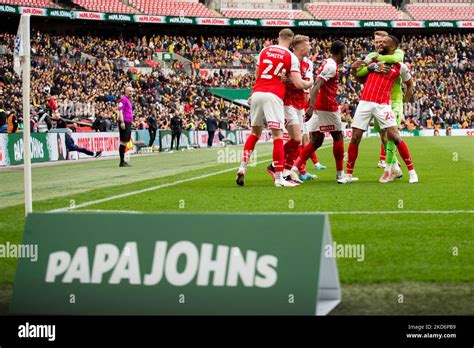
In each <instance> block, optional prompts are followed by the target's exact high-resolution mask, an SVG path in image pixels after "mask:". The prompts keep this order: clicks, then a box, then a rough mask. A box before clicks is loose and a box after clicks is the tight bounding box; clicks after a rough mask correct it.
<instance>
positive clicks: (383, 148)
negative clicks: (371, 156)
mask: <svg viewBox="0 0 474 348" xmlns="http://www.w3.org/2000/svg"><path fill="white" fill-rule="evenodd" d="M386 157H387V154H386V153H385V145H384V144H383V143H382V144H380V160H381V161H385V158H386Z"/></svg>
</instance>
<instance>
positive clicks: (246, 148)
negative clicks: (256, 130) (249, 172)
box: [242, 134, 258, 163]
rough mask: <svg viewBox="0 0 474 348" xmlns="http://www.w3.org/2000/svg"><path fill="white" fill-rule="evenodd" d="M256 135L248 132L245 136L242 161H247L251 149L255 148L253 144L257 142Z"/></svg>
mask: <svg viewBox="0 0 474 348" xmlns="http://www.w3.org/2000/svg"><path fill="white" fill-rule="evenodd" d="M257 141H258V137H257V136H256V135H255V134H250V135H249V137H248V138H247V141H246V142H245V145H244V153H243V154H242V162H245V163H247V162H248V161H249V159H250V156H251V155H252V152H253V150H254V149H255V144H257Z"/></svg>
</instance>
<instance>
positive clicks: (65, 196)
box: [0, 137, 474, 315]
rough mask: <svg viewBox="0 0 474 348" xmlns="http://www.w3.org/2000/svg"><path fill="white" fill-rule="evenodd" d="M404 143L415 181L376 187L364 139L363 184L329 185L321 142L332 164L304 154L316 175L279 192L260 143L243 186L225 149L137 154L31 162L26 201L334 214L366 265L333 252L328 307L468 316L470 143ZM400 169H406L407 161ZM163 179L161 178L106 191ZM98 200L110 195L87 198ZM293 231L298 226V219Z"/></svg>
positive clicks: (15, 224)
mask: <svg viewBox="0 0 474 348" xmlns="http://www.w3.org/2000/svg"><path fill="white" fill-rule="evenodd" d="M405 141H406V142H407V144H408V146H409V148H410V152H411V154H412V157H413V160H414V164H415V168H416V170H417V173H418V176H419V179H420V183H418V184H414V185H410V184H408V176H407V175H405V176H404V177H403V178H402V179H401V180H399V181H396V182H393V183H389V184H384V185H382V184H380V183H378V178H379V177H380V175H381V174H382V170H381V169H378V168H376V164H377V160H378V154H379V140H378V139H377V138H370V139H364V140H363V142H362V144H361V146H360V152H359V158H358V160H357V164H356V168H355V172H354V176H357V177H359V178H360V181H358V182H354V183H352V184H348V185H338V184H337V183H336V182H335V169H334V159H333V156H332V146H331V144H330V143H326V144H325V145H324V148H322V149H320V150H318V156H319V159H320V162H321V163H323V164H325V165H327V166H328V169H326V170H324V171H319V172H316V171H315V170H314V169H313V168H312V166H311V165H310V162H308V169H309V171H310V172H312V173H316V174H317V175H318V176H319V178H318V179H317V180H315V181H311V182H306V183H304V184H303V185H301V186H300V187H297V188H275V187H273V183H272V181H271V179H270V176H269V175H268V174H267V173H266V171H265V167H266V165H267V163H269V161H270V159H271V145H270V144H263V145H258V146H257V161H259V162H262V163H260V164H258V165H257V166H256V167H252V168H249V170H248V173H247V176H246V185H245V187H237V186H236V184H235V181H234V180H235V170H228V171H226V170H227V169H231V168H235V167H237V166H238V164H237V163H219V162H221V161H220V159H222V158H223V154H222V152H219V151H223V150H222V149H199V150H193V151H184V152H177V153H171V154H159V155H149V156H140V157H139V156H135V157H132V160H131V164H132V165H133V167H131V168H118V162H117V160H115V159H103V160H90V161H77V162H75V161H74V163H67V164H61V165H47V166H39V167H38V166H35V167H34V169H33V199H34V206H33V208H34V211H50V210H53V209H59V208H64V207H69V206H70V205H71V204H72V203H73V204H75V205H76V206H78V205H81V204H84V203H86V205H85V206H84V207H83V208H78V209H76V210H81V209H84V210H120V211H124V210H126V211H144V212H155V211H177V212H183V211H187V212H248V213H252V212H315V211H318V212H329V213H331V215H330V224H331V229H332V235H333V239H334V240H335V241H336V242H337V243H338V244H362V245H364V247H365V259H364V261H363V262H359V261H357V260H356V259H354V258H352V259H344V258H341V259H337V265H338V269H339V275H340V280H341V285H342V296H343V297H342V303H341V304H340V305H339V306H338V308H336V310H335V311H334V312H333V314H471V315H472V314H474V301H473V298H474V296H473V293H472V289H474V214H473V211H474V199H473V197H474V186H473V182H474V180H473V179H474V139H473V138H466V137H416V138H405ZM241 148H242V147H241V146H235V147H229V148H227V150H226V151H228V153H227V155H226V156H224V157H226V158H227V159H229V158H232V157H231V156H228V155H229V153H232V151H235V152H238V151H241ZM346 149H347V144H346ZM229 151H230V152H229ZM224 159H225V158H224ZM402 169H403V171H404V173H405V174H406V172H407V170H406V167H405V166H404V165H402ZM215 173H218V174H215ZM210 174H215V175H210ZM206 175H207V176H206ZM201 176H204V177H203V178H198V177H201ZM0 177H1V178H2V181H1V182H2V190H1V192H0V198H1V199H0V231H1V233H0V243H6V242H7V241H8V242H10V243H20V242H21V239H22V231H23V226H24V210H23V209H24V208H23V204H22V202H23V173H22V170H21V169H20V168H14V169H8V170H5V169H3V170H2V171H0ZM196 178H198V179H196ZM176 182H177V183H176ZM163 184H168V186H166V185H164V186H163V187H161V188H159V189H156V190H152V191H148V192H144V193H140V194H134V195H130V196H128V197H124V198H118V199H110V197H113V196H116V195H119V194H123V193H127V192H134V191H138V190H142V189H146V188H149V187H154V186H159V185H163ZM100 199H105V201H103V202H101V203H97V204H89V203H90V202H92V201H95V200H100ZM413 211H419V213H416V212H413ZM350 212H365V213H364V214H349V213H350ZM383 212H392V213H391V214H388V213H383ZM236 223H238V222H236ZM242 228H245V226H242ZM222 232H223V233H225V231H222ZM65 233H67V228H66V227H65ZM288 233H289V234H290V233H291V234H294V233H298V226H295V229H294V230H293V231H288ZM15 266H16V260H14V259H0V312H2V311H3V312H4V311H6V309H7V307H8V301H9V299H10V297H11V287H12V282H13V279H14V274H15ZM400 295H403V302H402V303H400V301H399V300H400Z"/></svg>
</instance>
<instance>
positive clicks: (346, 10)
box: [306, 3, 400, 20]
mask: <svg viewBox="0 0 474 348" xmlns="http://www.w3.org/2000/svg"><path fill="white" fill-rule="evenodd" d="M306 10H307V11H308V12H309V13H311V15H313V16H314V17H315V18H317V19H336V20H343V19H347V20H364V19H379V20H397V19H399V18H400V12H398V11H397V9H396V8H395V7H393V6H392V5H389V4H380V5H320V4H318V3H311V4H307V5H306Z"/></svg>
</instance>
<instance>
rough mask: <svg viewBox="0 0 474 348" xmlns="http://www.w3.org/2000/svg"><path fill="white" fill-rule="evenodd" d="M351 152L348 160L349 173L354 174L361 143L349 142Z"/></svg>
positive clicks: (349, 151)
mask: <svg viewBox="0 0 474 348" xmlns="http://www.w3.org/2000/svg"><path fill="white" fill-rule="evenodd" d="M347 152H348V153H349V158H348V160H347V165H346V168H347V174H352V172H353V171H354V167H355V162H356V160H357V155H358V154H359V144H353V143H352V142H351V143H349V149H348V150H347Z"/></svg>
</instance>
